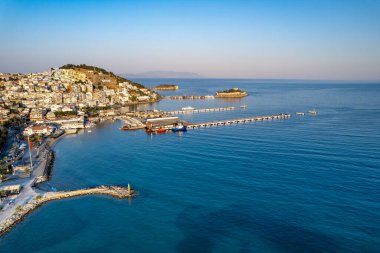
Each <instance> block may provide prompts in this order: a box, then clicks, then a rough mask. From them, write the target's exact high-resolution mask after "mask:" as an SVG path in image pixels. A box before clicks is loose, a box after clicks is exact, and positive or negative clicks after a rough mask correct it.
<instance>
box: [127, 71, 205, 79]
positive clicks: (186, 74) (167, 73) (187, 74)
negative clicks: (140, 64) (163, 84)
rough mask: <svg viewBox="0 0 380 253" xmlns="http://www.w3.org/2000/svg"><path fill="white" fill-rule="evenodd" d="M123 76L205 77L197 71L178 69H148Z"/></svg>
mask: <svg viewBox="0 0 380 253" xmlns="http://www.w3.org/2000/svg"><path fill="white" fill-rule="evenodd" d="M121 76H125V77H128V78H203V76H202V75H199V74H197V73H193V72H177V71H148V72H143V73H138V74H121Z"/></svg>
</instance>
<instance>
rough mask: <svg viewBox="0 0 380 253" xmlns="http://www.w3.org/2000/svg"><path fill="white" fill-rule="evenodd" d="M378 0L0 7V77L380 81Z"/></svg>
mask: <svg viewBox="0 0 380 253" xmlns="http://www.w3.org/2000/svg"><path fill="white" fill-rule="evenodd" d="M379 13H380V0H303V1H301V0H293V1H290V0H272V1H271V0H266V1H254V0H251V1H237V0H234V1H232V0H231V1H223V0H218V1H206V0H204V1H161V0H156V1H153V0H152V1H144V0H136V1H127V0H124V1H111V0H107V1H106V0H104V1H95V0H92V1H88V0H87V1H85V0H75V1H74V0H66V1H63V0H62V1H54V0H50V1H42V0H40V1H37V0H28V1H27V0H24V1H20V0H0V32H1V37H0V72H35V71H42V70H46V69H48V68H50V67H56V66H60V65H63V64H66V63H75V64H79V63H86V64H91V65H96V66H101V67H104V68H106V69H109V70H111V71H113V72H115V73H140V72H144V71H154V70H170V71H189V72H196V73H199V74H201V75H204V76H207V77H221V78H222V77H232V78H300V79H343V80H348V79H349V80H380V15H379Z"/></svg>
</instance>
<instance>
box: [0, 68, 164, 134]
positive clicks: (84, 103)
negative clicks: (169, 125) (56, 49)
mask: <svg viewBox="0 0 380 253" xmlns="http://www.w3.org/2000/svg"><path fill="white" fill-rule="evenodd" d="M91 72H92V71H91ZM98 74H99V75H101V74H102V73H98ZM107 81H111V80H110V79H107V76H104V78H102V80H101V82H102V83H103V84H104V85H101V86H99V85H98V86H95V85H94V84H93V83H92V81H91V80H90V78H88V77H87V76H86V74H85V73H83V72H81V71H78V70H74V69H51V70H49V71H46V72H42V73H32V74H4V73H0V122H4V121H6V120H8V119H9V118H11V117H12V116H14V115H17V116H18V117H20V118H21V119H30V121H31V122H35V123H46V122H50V123H57V124H59V125H60V126H61V127H62V128H63V129H65V128H66V129H69V128H83V127H84V119H83V113H81V111H82V109H83V108H88V107H112V106H113V105H115V104H118V105H125V104H128V103H130V102H144V101H153V100H155V99H157V96H158V94H157V93H155V92H153V91H152V90H150V89H146V88H141V87H137V86H134V85H132V84H131V83H129V82H120V83H117V87H116V88H115V87H113V88H109V87H108V86H107V85H106V83H107ZM62 112H63V113H65V112H66V113H67V112H71V113H72V114H71V116H72V117H71V118H70V119H67V118H65V119H60V118H59V117H57V115H62ZM40 128H41V127H39V126H33V127H30V128H27V129H25V131H24V133H25V132H28V133H32V132H33V133H37V132H44V133H46V132H49V131H50V129H49V128H44V129H40Z"/></svg>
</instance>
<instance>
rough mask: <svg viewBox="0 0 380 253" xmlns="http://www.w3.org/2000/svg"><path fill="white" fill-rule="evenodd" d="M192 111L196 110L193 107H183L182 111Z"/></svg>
mask: <svg viewBox="0 0 380 253" xmlns="http://www.w3.org/2000/svg"><path fill="white" fill-rule="evenodd" d="M192 110H195V108H193V107H191V106H187V107H182V111H192Z"/></svg>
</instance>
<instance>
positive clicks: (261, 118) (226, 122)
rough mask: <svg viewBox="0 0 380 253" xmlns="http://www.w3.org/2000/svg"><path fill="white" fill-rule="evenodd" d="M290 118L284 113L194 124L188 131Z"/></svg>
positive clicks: (189, 125) (188, 126)
mask: <svg viewBox="0 0 380 253" xmlns="http://www.w3.org/2000/svg"><path fill="white" fill-rule="evenodd" d="M290 116H291V115H290V114H288V113H282V114H275V115H269V116H258V117H253V118H243V119H232V120H220V121H211V122H205V123H194V124H191V123H190V124H188V125H187V129H197V128H203V127H213V126H226V125H233V124H241V123H251V122H257V121H267V120H275V119H288V118H290Z"/></svg>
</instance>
